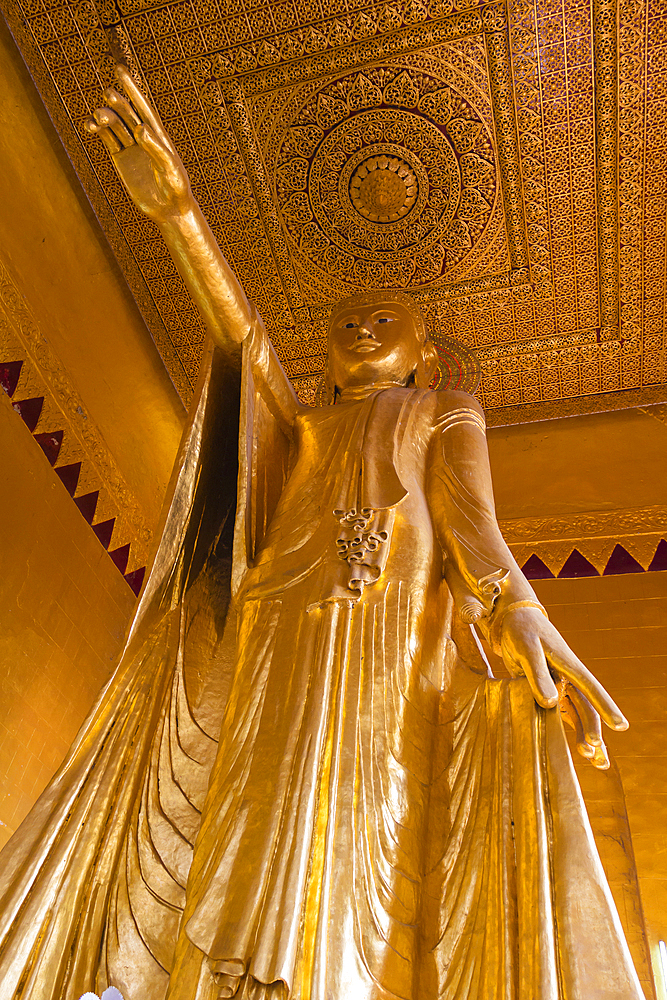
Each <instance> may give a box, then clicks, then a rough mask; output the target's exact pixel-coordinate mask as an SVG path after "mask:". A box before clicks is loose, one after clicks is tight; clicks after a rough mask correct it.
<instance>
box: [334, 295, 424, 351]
mask: <svg viewBox="0 0 667 1000" xmlns="http://www.w3.org/2000/svg"><path fill="white" fill-rule="evenodd" d="M385 302H386V303H389V302H396V303H398V304H399V305H401V306H403V308H404V309H406V310H407V311H408V312H409V313H410V316H411V318H412V322H413V325H414V329H415V334H416V337H417V340H418V341H419V343H420V344H425V343H426V339H427V338H426V324H425V323H424V316H423V315H422V311H421V309H420V308H419V306H418V305H417V303H416V302H415V300H414V299H413V298H412V296H411V295H408V294H407V293H406V292H401V291H392V290H390V289H387V290H378V291H375V292H361V293H360V294H359V295H351V296H350V297H349V298H347V299H341V301H340V302H337V303H336V304H335V305H334V307H333V309H332V310H331V315H330V316H329V329H328V332H330V331H331V328H332V327H333V325H334V323H335V322H336V318H337V317H338V316H339V315H340V313H342V312H344V311H346V310H347V309H354V308H355V307H360V306H369V305H382V304H383V303H385Z"/></svg>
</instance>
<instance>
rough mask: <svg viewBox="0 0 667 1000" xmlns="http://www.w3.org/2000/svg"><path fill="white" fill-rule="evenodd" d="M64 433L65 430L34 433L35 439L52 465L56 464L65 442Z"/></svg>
mask: <svg viewBox="0 0 667 1000" xmlns="http://www.w3.org/2000/svg"><path fill="white" fill-rule="evenodd" d="M64 433H65V432H64V431H50V432H49V433H48V434H35V435H33V436H34V438H35V441H36V442H37V444H38V445H39V447H40V448H41V449H42V451H43V452H44V454H45V455H46V457H47V458H48V460H49V462H50V464H51V465H55V464H56V462H57V461H58V455H59V454H60V449H61V448H62V444H63V434H64Z"/></svg>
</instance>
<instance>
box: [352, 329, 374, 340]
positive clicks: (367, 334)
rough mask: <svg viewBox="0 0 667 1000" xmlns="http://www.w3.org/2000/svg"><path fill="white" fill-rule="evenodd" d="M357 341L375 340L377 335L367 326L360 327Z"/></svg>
mask: <svg viewBox="0 0 667 1000" xmlns="http://www.w3.org/2000/svg"><path fill="white" fill-rule="evenodd" d="M354 339H355V340H375V334H374V333H373V331H372V330H369V329H368V327H367V326H360V327H359V330H358V332H357V336H356V337H355V338H354Z"/></svg>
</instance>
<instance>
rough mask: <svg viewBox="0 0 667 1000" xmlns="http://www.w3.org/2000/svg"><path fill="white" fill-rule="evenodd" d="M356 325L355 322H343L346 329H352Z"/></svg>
mask: <svg viewBox="0 0 667 1000" xmlns="http://www.w3.org/2000/svg"><path fill="white" fill-rule="evenodd" d="M356 325H357V324H356V323H346V324H345V329H346V330H354V328H355V327H356Z"/></svg>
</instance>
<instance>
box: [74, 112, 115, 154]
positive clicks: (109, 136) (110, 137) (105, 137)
mask: <svg viewBox="0 0 667 1000" xmlns="http://www.w3.org/2000/svg"><path fill="white" fill-rule="evenodd" d="M83 127H84V128H85V130H86V132H90V134H91V135H96V136H99V138H100V139H101V140H102V142H103V143H104V146H105V148H106V149H107V151H108V152H109V153H111V155H112V156H113V155H114V154H115V153H120V151H121V150H122V148H123V147H122V145H121V143H120V141H119V140H118V139H117V138H116V136H115V135H114V134H113V132H112V131H111V129H109V128H103V127H102V126H100V125H98V123H97V122H96V121H95V119H94V118H88V120H87V121H85V122H84V126H83Z"/></svg>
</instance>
